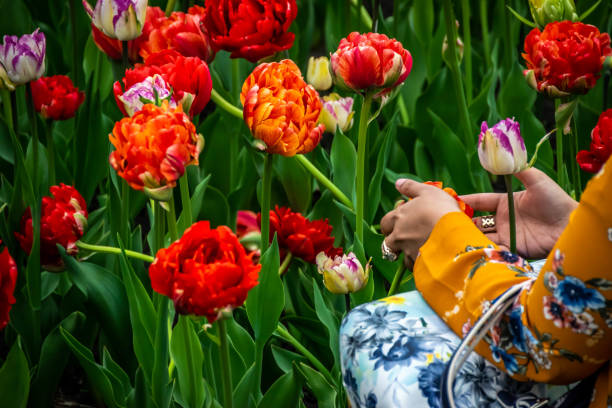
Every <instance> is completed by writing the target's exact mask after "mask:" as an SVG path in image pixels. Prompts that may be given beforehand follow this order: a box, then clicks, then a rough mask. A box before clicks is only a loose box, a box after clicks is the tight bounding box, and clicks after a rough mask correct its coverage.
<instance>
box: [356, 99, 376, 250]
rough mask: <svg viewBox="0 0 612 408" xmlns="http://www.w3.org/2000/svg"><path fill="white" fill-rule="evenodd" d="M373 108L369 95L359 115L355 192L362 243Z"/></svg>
mask: <svg viewBox="0 0 612 408" xmlns="http://www.w3.org/2000/svg"><path fill="white" fill-rule="evenodd" d="M371 107H372V94H371V93H367V94H366V95H365V96H364V98H363V105H362V106H361V113H360V115H359V132H358V136H357V174H356V180H355V192H356V195H357V206H356V208H355V212H356V219H355V234H356V235H357V237H358V238H359V241H360V242H363V207H364V200H365V197H364V190H365V188H364V184H365V159H366V144H367V135H368V119H369V118H370V109H371Z"/></svg>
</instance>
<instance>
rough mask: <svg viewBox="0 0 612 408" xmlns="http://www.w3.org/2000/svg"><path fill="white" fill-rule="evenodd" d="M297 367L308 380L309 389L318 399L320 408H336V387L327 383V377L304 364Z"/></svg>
mask: <svg viewBox="0 0 612 408" xmlns="http://www.w3.org/2000/svg"><path fill="white" fill-rule="evenodd" d="M296 367H297V369H298V370H299V372H300V374H302V376H303V377H304V379H305V380H306V384H307V385H308V388H310V390H311V391H312V393H313V394H314V396H315V397H316V398H317V403H318V406H319V408H335V407H336V395H337V393H336V390H335V388H334V386H333V385H332V384H330V383H329V382H327V380H326V379H325V376H323V374H321V373H320V372H318V371H316V370H314V369H313V368H311V367H310V366H309V365H306V364H304V363H299V364H297V365H296Z"/></svg>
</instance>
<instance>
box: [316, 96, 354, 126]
mask: <svg viewBox="0 0 612 408" xmlns="http://www.w3.org/2000/svg"><path fill="white" fill-rule="evenodd" d="M354 115H355V112H353V98H351V97H350V96H347V97H346V98H341V97H340V95H338V94H337V93H332V94H329V95H327V96H324V97H323V110H322V111H321V117H320V118H319V122H320V123H322V124H323V125H324V126H325V131H326V132H329V133H331V134H336V129H338V128H339V129H340V130H341V131H342V132H348V131H349V130H351V128H352V127H353V116H354Z"/></svg>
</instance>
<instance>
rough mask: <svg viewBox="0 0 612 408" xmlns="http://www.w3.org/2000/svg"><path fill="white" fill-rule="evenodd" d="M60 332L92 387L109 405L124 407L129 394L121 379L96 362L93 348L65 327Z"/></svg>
mask: <svg viewBox="0 0 612 408" xmlns="http://www.w3.org/2000/svg"><path fill="white" fill-rule="evenodd" d="M60 333H61V334H62V336H63V337H64V340H65V341H66V344H68V346H69V347H70V349H71V350H72V352H73V353H74V355H75V357H76V358H77V360H79V363H80V364H81V367H83V370H84V371H85V374H86V375H87V378H88V379H89V383H90V384H91V386H92V388H93V389H94V390H96V391H97V392H98V393H99V394H100V396H101V397H102V399H103V400H104V402H105V404H106V405H107V406H109V407H124V406H125V400H126V398H127V395H126V394H123V393H122V392H123V391H124V387H123V385H122V384H121V381H120V380H119V379H118V378H116V377H115V376H114V375H113V374H112V373H111V372H110V370H108V369H106V368H105V367H103V366H101V365H100V364H98V363H96V361H95V360H94V356H93V353H92V352H91V350H89V349H88V348H87V347H85V346H84V345H83V344H81V342H79V341H78V340H77V339H76V338H75V337H74V336H73V335H72V334H70V333H69V332H68V331H66V330H65V329H64V328H63V327H60Z"/></svg>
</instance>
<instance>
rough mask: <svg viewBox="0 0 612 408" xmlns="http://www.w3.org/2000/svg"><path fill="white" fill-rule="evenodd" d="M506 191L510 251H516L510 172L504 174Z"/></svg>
mask: <svg viewBox="0 0 612 408" xmlns="http://www.w3.org/2000/svg"><path fill="white" fill-rule="evenodd" d="M504 181H505V182H506V191H507V192H508V221H509V223H510V252H512V253H513V254H515V253H516V218H515V215H514V193H513V192H512V174H506V175H504Z"/></svg>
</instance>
